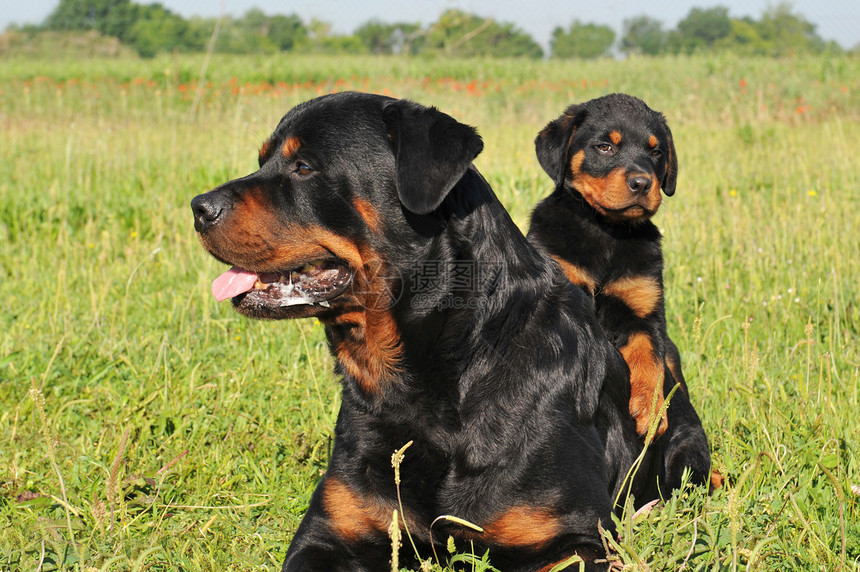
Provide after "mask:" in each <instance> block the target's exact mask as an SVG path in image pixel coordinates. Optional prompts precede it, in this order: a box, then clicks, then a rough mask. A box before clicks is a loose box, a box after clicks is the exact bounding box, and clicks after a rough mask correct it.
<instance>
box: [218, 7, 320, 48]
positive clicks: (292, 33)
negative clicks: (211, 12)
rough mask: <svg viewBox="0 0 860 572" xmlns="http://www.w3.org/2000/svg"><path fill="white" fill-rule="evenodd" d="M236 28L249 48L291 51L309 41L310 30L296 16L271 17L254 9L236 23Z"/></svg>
mask: <svg viewBox="0 0 860 572" xmlns="http://www.w3.org/2000/svg"><path fill="white" fill-rule="evenodd" d="M234 27H235V28H236V31H237V33H238V34H239V35H241V36H243V37H244V43H245V44H246V45H247V46H249V47H250V46H256V47H257V48H269V49H277V50H281V51H289V50H292V49H293V48H295V47H296V46H298V45H300V44H303V43H307V40H308V30H307V28H306V27H305V25H304V24H303V23H302V20H301V18H299V17H298V16H296V15H295V14H291V15H289V16H284V15H280V14H278V15H274V16H269V15H266V13H265V12H263V11H262V10H260V9H258V8H252V9H251V10H248V11H247V12H245V14H244V15H243V16H242V17H241V18H239V19H238V20H236V21H235V22H234ZM255 49H256V48H255ZM234 51H235V50H234ZM246 51H254V50H253V49H249V50H246Z"/></svg>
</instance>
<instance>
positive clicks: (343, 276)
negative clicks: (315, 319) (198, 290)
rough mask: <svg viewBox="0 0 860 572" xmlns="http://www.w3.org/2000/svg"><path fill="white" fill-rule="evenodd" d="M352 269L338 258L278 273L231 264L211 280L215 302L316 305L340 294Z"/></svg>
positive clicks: (285, 305) (349, 280) (349, 278)
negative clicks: (245, 268) (261, 271)
mask: <svg viewBox="0 0 860 572" xmlns="http://www.w3.org/2000/svg"><path fill="white" fill-rule="evenodd" d="M351 280H352V272H350V270H349V268H348V267H347V266H346V265H345V264H343V263H342V262H340V261H338V260H334V259H332V260H313V261H311V262H308V263H306V264H304V265H303V266H301V267H298V268H293V269H291V270H287V271H284V272H280V273H271V272H270V273H263V274H257V273H255V272H251V271H248V270H244V269H243V268H240V267H238V266H234V267H233V268H231V269H230V270H228V271H227V272H225V273H224V274H222V275H221V276H219V277H218V278H216V279H215V281H214V282H212V294H213V295H214V296H215V298H216V299H217V300H218V301H223V300H228V299H230V298H233V301H234V303H235V304H237V305H238V304H242V305H243V306H244V305H247V306H254V307H270V308H278V307H280V308H283V307H287V306H297V305H310V306H313V305H314V304H319V305H321V306H327V305H328V301H329V300H331V299H333V298H336V297H337V296H340V295H341V294H343V293H344V292H345V291H346V289H347V288H348V287H349V284H350V282H351Z"/></svg>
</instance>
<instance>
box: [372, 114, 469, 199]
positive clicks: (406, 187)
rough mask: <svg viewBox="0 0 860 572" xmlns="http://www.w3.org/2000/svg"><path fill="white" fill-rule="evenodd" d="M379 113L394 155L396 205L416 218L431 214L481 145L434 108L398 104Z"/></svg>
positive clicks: (466, 126)
mask: <svg viewBox="0 0 860 572" xmlns="http://www.w3.org/2000/svg"><path fill="white" fill-rule="evenodd" d="M382 113H383V120H384V121H385V126H386V128H387V131H388V136H389V138H390V139H391V142H392V146H393V149H394V157H395V168H396V169H397V194H398V196H399V197H400V202H402V203H403V206H405V207H406V208H407V209H408V210H410V211H412V212H414V213H417V214H427V213H430V212H432V211H434V210H436V208H438V207H439V205H441V204H442V201H443V200H445V197H446V196H447V195H448V193H449V192H450V191H451V189H452V188H453V187H454V185H455V184H456V183H457V181H459V180H460V178H462V176H463V175H464V174H465V172H466V169H468V168H469V165H470V164H471V163H472V160H473V159H474V158H475V157H477V156H478V154H479V153H480V152H481V150H482V149H483V148H484V142H483V141H482V140H481V137H480V135H478V133H477V131H475V129H474V128H473V127H469V126H468V125H464V124H462V123H459V122H458V121H457V120H455V119H454V118H453V117H451V116H450V115H446V114H444V113H442V112H441V111H439V110H437V109H436V108H433V107H424V106H422V105H419V104H417V103H414V102H411V101H406V100H398V101H393V102H391V103H389V104H387V105H386V106H385V108H384V109H383V112H382Z"/></svg>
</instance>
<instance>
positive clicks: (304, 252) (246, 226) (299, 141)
mask: <svg viewBox="0 0 860 572" xmlns="http://www.w3.org/2000/svg"><path fill="white" fill-rule="evenodd" d="M482 146H483V144H482V142H481V138H480V137H479V136H478V135H477V133H476V132H475V130H474V129H472V128H471V127H468V126H466V125H463V124H461V123H458V122H457V121H455V120H454V119H453V118H451V117H449V116H448V115H445V114H444V113H442V112H440V111H437V110H436V109H433V108H427V107H423V106H421V105H418V104H416V103H413V102H410V101H405V100H394V99H391V98H387V97H382V96H377V95H370V94H360V93H339V94H334V95H328V96H323V97H320V98H317V99H314V100H311V101H308V102H305V103H303V104H300V105H298V106H296V107H295V108H293V109H292V110H291V111H290V112H289V113H287V115H285V116H284V118H283V119H281V122H280V123H279V124H278V127H277V128H276V129H275V132H274V133H273V134H272V135H271V136H270V137H269V138H268V139H267V140H266V142H265V143H263V146H262V147H261V149H260V152H259V164H260V168H259V170H258V171H256V172H254V173H252V174H250V175H247V176H245V177H242V178H240V179H235V180H233V181H230V182H227V183H225V184H223V185H221V186H219V187H218V188H216V189H214V190H212V191H210V192H208V193H205V194H202V195H199V196H197V197H195V198H194V200H193V201H192V202H191V208H192V211H193V213H194V227H195V229H196V230H197V233H198V236H199V238H200V241H201V242H202V244H203V246H204V247H205V248H206V249H207V250H208V251H209V252H210V253H211V254H212V255H213V256H215V258H217V259H218V260H221V261H222V262H225V263H227V264H229V265H232V267H233V268H231V269H230V270H229V271H228V272H226V273H224V274H223V275H221V276H220V277H218V278H217V279H216V280H215V282H214V283H213V294H214V295H215V296H216V297H217V298H218V299H219V300H226V299H232V302H233V305H234V306H235V307H236V309H237V310H238V311H239V312H240V313H242V314H245V315H247V316H250V317H255V318H269V319H282V318H301V317H308V316H316V317H319V318H320V319H321V320H326V319H332V320H336V319H337V317H338V316H340V315H344V314H350V315H355V314H361V313H363V312H365V311H366V310H367V309H373V308H380V307H383V308H384V307H390V304H391V303H392V300H391V298H392V297H394V296H396V292H394V290H396V289H397V288H398V287H399V284H397V283H396V277H397V272H396V267H397V266H399V265H402V264H403V260H408V261H409V262H412V261H414V259H409V258H408V257H409V256H410V255H411V253H412V251H411V250H410V248H413V249H414V248H415V247H416V242H417V241H418V238H417V233H414V232H410V230H409V228H410V227H409V224H408V223H407V222H406V219H407V217H408V216H410V215H409V213H412V214H417V215H424V214H427V213H431V212H432V211H434V210H435V209H436V208H437V207H439V205H440V204H441V203H442V202H443V201H444V199H445V197H446V196H447V195H448V193H449V192H450V191H451V190H452V188H453V187H454V186H455V184H456V183H457V181H458V180H459V179H460V178H461V177H462V176H463V174H464V173H465V171H466V170H467V168H468V167H469V165H470V164H471V161H472V160H473V159H474V158H475V156H477V155H478V153H480V151H481V148H482Z"/></svg>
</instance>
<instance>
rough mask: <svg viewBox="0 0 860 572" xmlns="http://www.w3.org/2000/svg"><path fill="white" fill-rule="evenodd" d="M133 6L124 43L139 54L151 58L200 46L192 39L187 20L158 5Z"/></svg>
mask: <svg viewBox="0 0 860 572" xmlns="http://www.w3.org/2000/svg"><path fill="white" fill-rule="evenodd" d="M135 7H136V8H137V10H136V12H137V14H136V18H135V21H134V24H132V26H131V28H130V29H129V30H128V32H127V33H126V38H125V39H124V42H126V43H128V44H129V45H130V46H131V47H133V48H134V49H135V50H136V51H137V53H138V54H140V55H141V56H142V57H145V58H151V57H152V56H154V55H155V54H157V53H158V52H162V51H171V50H180V51H188V50H196V49H200V48H201V47H202V46H200V45H198V44H196V43H195V42H194V41H192V38H193V36H192V34H191V30H190V27H189V25H188V22H187V21H186V20H185V19H183V18H182V17H181V16H179V15H177V14H174V13H173V12H171V11H170V10H168V9H167V8H165V7H164V6H162V5H161V4H144V5H138V6H135Z"/></svg>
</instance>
